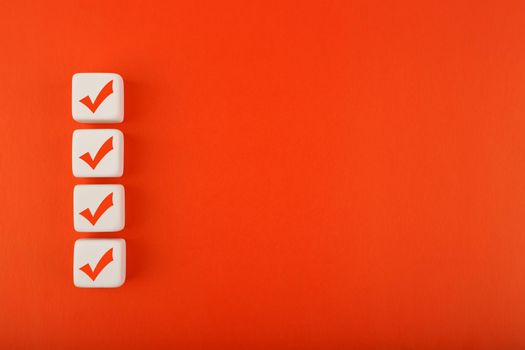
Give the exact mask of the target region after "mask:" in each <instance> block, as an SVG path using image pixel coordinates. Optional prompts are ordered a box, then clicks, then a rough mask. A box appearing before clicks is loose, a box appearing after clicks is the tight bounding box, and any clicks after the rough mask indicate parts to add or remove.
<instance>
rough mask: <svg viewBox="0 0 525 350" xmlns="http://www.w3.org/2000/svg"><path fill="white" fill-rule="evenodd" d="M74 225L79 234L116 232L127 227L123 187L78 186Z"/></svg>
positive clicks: (74, 198)
mask: <svg viewBox="0 0 525 350" xmlns="http://www.w3.org/2000/svg"><path fill="white" fill-rule="evenodd" d="M73 223H74V226H75V231H77V232H116V231H120V230H122V229H123V228H124V225H125V195H124V186H122V185H76V186H75V189H74V191H73Z"/></svg>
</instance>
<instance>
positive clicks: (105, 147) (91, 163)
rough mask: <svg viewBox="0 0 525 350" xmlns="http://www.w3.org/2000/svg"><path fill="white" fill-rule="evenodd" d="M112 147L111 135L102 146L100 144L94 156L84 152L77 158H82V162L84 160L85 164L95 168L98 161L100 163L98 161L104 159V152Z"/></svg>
mask: <svg viewBox="0 0 525 350" xmlns="http://www.w3.org/2000/svg"><path fill="white" fill-rule="evenodd" d="M112 149H113V136H111V137H110V138H109V139H107V140H106V141H105V142H104V143H103V144H102V146H100V148H99V149H98V151H97V153H96V154H95V157H94V158H92V157H91V154H89V152H86V153H84V154H83V155H81V156H80V157H79V158H80V159H82V160H83V161H84V162H86V163H87V165H89V166H90V167H91V169H93V170H95V168H96V167H97V165H98V163H100V161H101V160H102V159H104V157H105V156H106V154H108V153H109V151H111V150H112Z"/></svg>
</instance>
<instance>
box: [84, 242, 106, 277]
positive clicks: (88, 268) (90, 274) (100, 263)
mask: <svg viewBox="0 0 525 350" xmlns="http://www.w3.org/2000/svg"><path fill="white" fill-rule="evenodd" d="M112 261H113V248H110V249H109V250H108V251H107V252H105V253H104V255H102V258H100V260H99V261H98V263H97V266H95V269H94V270H92V269H91V266H90V265H89V264H86V265H84V266H82V267H81V268H80V271H82V272H84V273H85V274H86V275H88V277H89V278H91V279H92V280H93V282H95V280H96V279H97V276H98V275H99V274H100V273H101V272H102V270H104V268H105V267H106V266H108V264H109V263H110V262H112Z"/></svg>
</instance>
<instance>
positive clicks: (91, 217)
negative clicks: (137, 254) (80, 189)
mask: <svg viewBox="0 0 525 350" xmlns="http://www.w3.org/2000/svg"><path fill="white" fill-rule="evenodd" d="M112 206H113V192H111V193H110V194H108V195H107V196H106V198H104V199H103V200H102V202H100V204H99V206H98V208H97V209H96V210H95V214H91V210H89V208H86V209H84V210H82V211H81V212H80V213H79V214H80V215H82V216H83V217H84V218H85V219H86V220H87V221H89V222H90V223H91V225H93V226H95V225H96V223H97V221H98V219H100V217H101V216H102V215H103V214H104V213H105V212H106V210H108V209H109V208H111V207H112Z"/></svg>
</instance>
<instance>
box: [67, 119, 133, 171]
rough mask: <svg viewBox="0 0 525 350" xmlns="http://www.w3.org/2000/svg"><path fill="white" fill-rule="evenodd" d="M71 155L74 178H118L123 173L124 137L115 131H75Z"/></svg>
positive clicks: (118, 131)
mask: <svg viewBox="0 0 525 350" xmlns="http://www.w3.org/2000/svg"><path fill="white" fill-rule="evenodd" d="M71 154H72V168H73V175H74V176H75V177H120V176H122V174H123V172H124V135H123V134H122V132H121V131H120V130H117V129H80V130H75V131H74V132H73V147H72V153H71Z"/></svg>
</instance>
